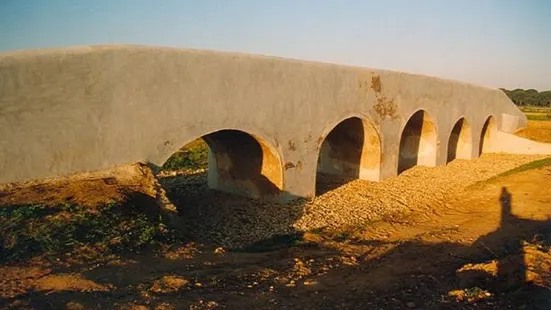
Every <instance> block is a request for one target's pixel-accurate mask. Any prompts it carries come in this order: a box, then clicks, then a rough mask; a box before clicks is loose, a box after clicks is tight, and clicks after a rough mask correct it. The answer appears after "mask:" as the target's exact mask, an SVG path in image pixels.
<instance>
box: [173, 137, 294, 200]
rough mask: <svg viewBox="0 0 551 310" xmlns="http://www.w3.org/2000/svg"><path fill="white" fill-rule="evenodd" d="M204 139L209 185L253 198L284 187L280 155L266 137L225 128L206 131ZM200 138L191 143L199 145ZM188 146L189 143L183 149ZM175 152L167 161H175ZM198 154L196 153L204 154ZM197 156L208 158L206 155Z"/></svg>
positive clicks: (277, 191)
mask: <svg viewBox="0 0 551 310" xmlns="http://www.w3.org/2000/svg"><path fill="white" fill-rule="evenodd" d="M201 140H203V141H204V142H206V146H208V160H207V161H208V185H209V187H210V188H212V189H217V190H221V191H225V192H230V193H234V194H238V195H242V196H247V197H251V198H267V197H273V196H276V195H278V194H279V193H280V192H281V191H282V189H283V170H282V165H281V159H280V156H279V155H278V153H277V151H276V150H275V149H274V148H272V147H271V146H270V145H269V144H268V143H266V142H265V141H264V140H263V139H261V138H259V137H257V136H253V135H251V134H248V133H246V132H243V131H240V130H233V129H224V130H219V131H215V132H212V133H209V134H206V135H204V136H202V137H201ZM201 140H194V142H192V143H190V144H195V145H197V143H198V142H197V141H201ZM199 143H200V142H199ZM199 145H200V144H199ZM185 149H186V146H184V147H183V148H182V149H181V150H185ZM204 149H205V144H204V143H203V150H200V152H202V151H204ZM179 152H182V151H179ZM176 154H178V152H177V153H175V154H174V155H173V156H171V158H169V160H167V162H170V161H174V160H173V159H172V158H173V157H174V156H175V155H176ZM198 154H199V155H197V156H203V157H204V155H201V154H200V153H198ZM192 156H193V155H192ZM196 159H197V160H200V161H202V162H204V161H205V159H204V158H196ZM191 161H192V160H190V162H191ZM184 164H185V161H184ZM163 166H166V163H165V165H163Z"/></svg>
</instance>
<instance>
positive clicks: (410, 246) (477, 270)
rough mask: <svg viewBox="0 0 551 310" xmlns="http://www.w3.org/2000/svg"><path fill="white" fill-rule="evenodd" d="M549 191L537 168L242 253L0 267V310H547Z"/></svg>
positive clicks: (549, 169) (168, 253)
mask: <svg viewBox="0 0 551 310" xmlns="http://www.w3.org/2000/svg"><path fill="white" fill-rule="evenodd" d="M424 173H426V171H424V170H420V171H419V172H418V173H416V174H414V176H410V178H413V180H411V182H415V178H423V177H424V176H423V174H424ZM443 173H445V171H444V172H443ZM549 184H551V166H546V167H543V168H539V169H534V170H529V171H526V172H520V173H517V174H513V175H510V176H505V177H499V178H497V179H493V180H491V181H489V182H482V183H473V184H472V185H471V186H469V187H466V188H465V189H464V190H462V191H459V192H457V193H453V195H450V196H447V197H446V201H447V203H446V204H435V205H430V206H423V208H419V209H418V210H415V208H413V209H412V211H411V212H409V213H407V214H405V215H401V216H394V217H388V218H386V219H383V220H378V221H374V222H371V223H370V224H369V225H363V226H351V227H342V228H341V229H328V230H323V229H318V230H312V231H310V232H306V233H300V232H296V233H295V235H293V238H294V239H293V240H294V241H293V242H288V240H287V239H284V238H283V239H282V240H275V239H274V240H272V242H271V243H270V242H268V243H264V244H262V243H259V244H256V245H253V246H251V247H249V248H245V249H241V250H233V251H232V250H228V249H224V248H220V247H218V246H217V245H214V244H202V243H197V242H192V241H190V242H184V243H180V244H177V245H173V246H171V247H165V248H161V249H160V250H159V249H157V250H151V251H144V252H142V253H139V254H132V253H127V254H124V255H118V256H110V257H106V258H105V259H103V260H97V259H95V260H91V261H86V260H71V259H69V258H68V257H66V256H61V257H57V258H55V259H47V258H44V257H35V258H34V259H31V260H30V261H25V262H19V263H11V264H9V265H3V266H1V267H0V274H2V275H3V276H2V277H1V280H0V307H2V308H5V309H112V308H113V309H218V308H220V309H408V308H411V309H471V308H472V309H507V308H508V307H513V308H518V307H522V306H525V307H526V308H525V309H549V307H551V294H550V293H551V289H550V288H549V286H550V284H551V283H550V282H549V278H548V276H549V274H551V273H550V271H551V270H550V266H549V261H550V258H551V253H550V252H549V248H548V247H547V246H546V245H545V244H543V243H542V242H543V241H542V240H549V239H548V238H547V237H546V235H545V234H546V233H547V229H548V228H549V226H550V223H551V222H550V219H551V208H550V206H551V191H549V189H548V186H549ZM107 185H109V184H107ZM111 185H112V184H111ZM111 185H109V186H111ZM504 188H506V190H505V191H504V190H503V189H504ZM115 193H117V191H115ZM8 196H10V195H5V196H4V198H6V197H8ZM289 236H291V235H288V236H287V237H288V238H291V237H289ZM532 239H533V240H532ZM521 240H528V241H532V243H531V244H530V245H523V244H522V241H521ZM530 253H532V254H530ZM519 255H521V256H522V257H521V259H520V260H519V259H518V256H519ZM503 262H508V263H507V264H506V263H503ZM469 264H471V265H469ZM476 264H478V265H476ZM504 266H505V267H504ZM504 268H505V271H504V270H503V269H504ZM504 273H505V274H508V275H506V276H505V278H506V280H507V281H504V280H503V279H502V278H503V277H502V278H500V277H499V275H500V274H504ZM510 279H513V280H514V281H513V283H509V282H511V280H510Z"/></svg>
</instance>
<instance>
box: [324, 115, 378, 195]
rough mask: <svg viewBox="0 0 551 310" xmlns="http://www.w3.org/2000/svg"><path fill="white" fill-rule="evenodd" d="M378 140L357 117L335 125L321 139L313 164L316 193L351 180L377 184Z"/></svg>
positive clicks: (374, 131) (375, 133) (372, 128)
mask: <svg viewBox="0 0 551 310" xmlns="http://www.w3.org/2000/svg"><path fill="white" fill-rule="evenodd" d="M380 166H381V139H380V137H379V134H378V133H377V131H376V130H375V128H374V127H373V126H372V125H371V124H370V123H369V122H367V121H364V120H362V119H360V118H359V117H350V118H347V119H345V120H343V121H341V122H340V123H338V124H337V125H336V126H335V127H334V128H333V129H332V130H331V131H330V132H329V134H327V136H326V137H325V139H324V140H323V142H322V144H321V147H320V152H319V155H318V163H317V172H318V173H317V178H316V192H317V193H318V194H322V193H324V192H327V191H329V190H331V189H334V188H336V187H338V186H340V185H342V184H344V183H346V182H348V181H350V180H352V179H358V178H359V179H364V180H371V181H378V180H379V174H380Z"/></svg>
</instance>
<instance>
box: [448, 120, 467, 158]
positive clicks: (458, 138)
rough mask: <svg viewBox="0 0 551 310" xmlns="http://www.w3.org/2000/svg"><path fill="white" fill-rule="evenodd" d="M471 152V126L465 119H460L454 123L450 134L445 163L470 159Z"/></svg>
mask: <svg viewBox="0 0 551 310" xmlns="http://www.w3.org/2000/svg"><path fill="white" fill-rule="evenodd" d="M472 151H473V145H472V135H471V126H470V125H469V123H468V122H467V120H465V118H461V119H459V120H458V121H457V122H456V123H455V125H454V126H453V129H452V131H451V133H450V137H449V139H448V157H447V160H446V162H447V163H449V162H451V161H453V160H454V159H471V157H472Z"/></svg>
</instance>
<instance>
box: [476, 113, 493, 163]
mask: <svg viewBox="0 0 551 310" xmlns="http://www.w3.org/2000/svg"><path fill="white" fill-rule="evenodd" d="M496 134H497V126H496V121H495V118H494V117H493V116H488V118H487V119H486V122H484V126H482V131H481V132H480V144H479V147H478V155H482V154H483V153H490V152H492V144H493V140H494V139H495V136H496Z"/></svg>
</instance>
